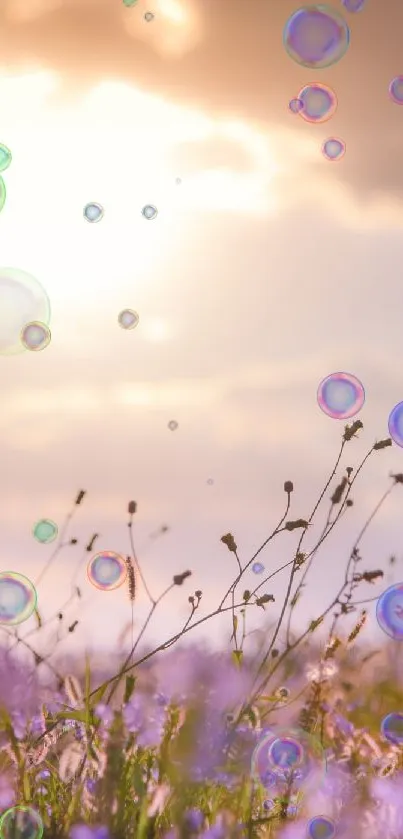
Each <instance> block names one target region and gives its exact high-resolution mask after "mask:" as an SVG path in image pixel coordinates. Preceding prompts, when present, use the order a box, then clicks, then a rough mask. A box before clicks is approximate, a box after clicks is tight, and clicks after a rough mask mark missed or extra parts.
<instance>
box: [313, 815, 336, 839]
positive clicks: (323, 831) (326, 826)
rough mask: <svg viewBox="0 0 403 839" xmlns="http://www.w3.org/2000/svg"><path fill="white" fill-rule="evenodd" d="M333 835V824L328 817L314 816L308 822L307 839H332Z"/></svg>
mask: <svg viewBox="0 0 403 839" xmlns="http://www.w3.org/2000/svg"><path fill="white" fill-rule="evenodd" d="M335 833H336V826H335V823H334V821H333V819H329V817H328V816H314V817H313V819H311V820H310V821H309V822H308V825H307V834H308V836H309V839H333V836H334V835H335Z"/></svg>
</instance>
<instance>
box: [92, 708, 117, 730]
mask: <svg viewBox="0 0 403 839" xmlns="http://www.w3.org/2000/svg"><path fill="white" fill-rule="evenodd" d="M94 710H95V714H96V716H97V717H99V719H100V720H101V722H102V723H103V725H104V726H105V727H106V728H108V727H109V726H110V725H111V724H112V722H113V711H112V709H111V708H110V707H109V705H105V703H104V702H99V703H98V705H96V706H95V709H94Z"/></svg>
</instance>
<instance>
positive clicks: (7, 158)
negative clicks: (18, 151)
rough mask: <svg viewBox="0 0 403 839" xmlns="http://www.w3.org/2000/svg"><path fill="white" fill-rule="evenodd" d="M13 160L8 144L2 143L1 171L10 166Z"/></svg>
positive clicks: (0, 155)
mask: <svg viewBox="0 0 403 839" xmlns="http://www.w3.org/2000/svg"><path fill="white" fill-rule="evenodd" d="M11 161H12V154H11V151H10V149H8V148H7V146H4V145H3V143H0V172H4V171H5V170H6V169H8V167H9V166H10V163H11Z"/></svg>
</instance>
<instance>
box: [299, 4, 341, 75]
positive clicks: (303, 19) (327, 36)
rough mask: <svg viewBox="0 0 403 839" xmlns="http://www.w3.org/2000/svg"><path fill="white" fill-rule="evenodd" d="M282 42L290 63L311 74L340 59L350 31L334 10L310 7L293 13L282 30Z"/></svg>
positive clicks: (321, 6) (320, 6)
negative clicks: (308, 69)
mask: <svg viewBox="0 0 403 839" xmlns="http://www.w3.org/2000/svg"><path fill="white" fill-rule="evenodd" d="M283 42H284V47H285V49H286V51H287V53H288V55H289V56H290V58H292V59H293V61H295V62H296V63H297V64H300V65H301V66H302V67H310V68H311V69H312V70H315V69H318V68H322V67H330V66H331V65H332V64H336V62H337V61H339V60H340V58H342V57H343V55H344V53H345V52H346V50H347V48H348V45H349V43H350V30H349V28H348V26H347V23H346V21H345V20H344V18H343V17H342V15H340V14H339V13H338V12H336V10H335V9H333V8H331V7H330V6H326V5H322V4H314V5H310V6H304V7H303V8H301V9H298V10H297V11H296V12H293V14H292V15H291V17H290V18H289V19H288V20H287V23H286V25H285V27H284V32H283Z"/></svg>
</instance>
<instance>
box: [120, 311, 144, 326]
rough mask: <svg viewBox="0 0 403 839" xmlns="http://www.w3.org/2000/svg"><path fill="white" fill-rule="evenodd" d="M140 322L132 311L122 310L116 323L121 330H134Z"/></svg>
mask: <svg viewBox="0 0 403 839" xmlns="http://www.w3.org/2000/svg"><path fill="white" fill-rule="evenodd" d="M139 320H140V317H139V315H138V314H137V312H135V311H134V309H122V311H121V312H120V313H119V315H118V323H119V326H121V327H122V329H134V328H135V326H137V324H138V322H139Z"/></svg>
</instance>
